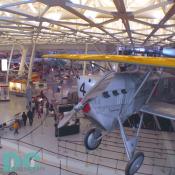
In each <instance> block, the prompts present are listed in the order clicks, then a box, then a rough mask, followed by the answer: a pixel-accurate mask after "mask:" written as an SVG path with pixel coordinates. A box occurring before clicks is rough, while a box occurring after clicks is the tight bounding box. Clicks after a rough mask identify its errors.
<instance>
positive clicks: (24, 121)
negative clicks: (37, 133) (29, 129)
mask: <svg viewBox="0 0 175 175" xmlns="http://www.w3.org/2000/svg"><path fill="white" fill-rule="evenodd" d="M22 120H23V123H24V126H26V122H27V115H26V113H25V112H23V114H22Z"/></svg>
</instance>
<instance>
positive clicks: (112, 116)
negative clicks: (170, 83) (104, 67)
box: [44, 54, 175, 175]
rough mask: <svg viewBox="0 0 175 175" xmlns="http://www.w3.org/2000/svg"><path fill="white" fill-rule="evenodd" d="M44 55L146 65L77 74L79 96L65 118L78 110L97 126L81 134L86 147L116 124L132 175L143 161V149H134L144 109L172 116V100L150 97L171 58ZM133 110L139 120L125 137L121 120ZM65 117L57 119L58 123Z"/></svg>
mask: <svg viewBox="0 0 175 175" xmlns="http://www.w3.org/2000/svg"><path fill="white" fill-rule="evenodd" d="M44 57H47V58H60V59H70V60H79V61H113V62H119V63H129V64H138V65H144V66H146V67H147V70H146V71H145V72H142V73H141V72H132V73H131V72H129V73H128V72H121V73H117V72H114V71H111V72H108V73H106V74H104V76H102V77H101V78H100V79H96V80H94V79H91V78H88V77H86V78H84V77H81V76H80V77H78V93H79V96H80V97H81V98H82V99H81V101H80V102H79V103H78V104H77V105H75V106H74V108H73V110H72V111H71V112H70V115H69V117H68V119H67V121H68V120H69V119H71V118H72V117H73V116H74V115H75V113H77V112H79V111H80V110H82V111H83V112H84V113H85V114H86V116H87V117H88V118H89V119H91V120H92V121H94V122H95V123H97V124H98V128H92V129H90V130H89V131H88V132H87V133H86V136H85V138H84V144H85V147H86V148H87V149H88V150H94V149H96V148H97V147H98V146H99V145H100V143H101V141H102V138H103V137H104V136H105V135H106V134H108V133H110V132H112V131H114V130H115V129H117V128H119V129H120V133H121V138H122V140H123V143H124V148H125V150H126V154H127V158H128V160H129V161H128V164H127V166H126V168H125V175H134V174H135V173H136V172H137V171H138V170H139V168H140V167H141V165H142V164H143V161H144V153H143V152H137V153H136V151H135V150H136V146H137V143H138V137H139V133H140V129H141V126H142V122H143V117H144V116H145V115H144V113H147V114H151V115H156V116H158V117H162V118H166V119H170V120H175V108H174V106H173V105H172V104H168V103H165V102H160V101H152V100H151V98H152V96H153V93H154V92H155V90H156V88H157V86H158V84H159V82H160V80H161V79H162V78H165V77H168V75H167V74H166V73H165V72H164V68H175V59H173V58H165V57H164V58H163V57H142V56H122V55H83V54H80V55H71V54H56V55H44ZM135 113H137V114H139V116H140V121H139V125H138V127H137V130H136V133H135V135H134V136H133V137H131V138H129V137H128V136H127V134H126V132H125V128H124V126H123V124H124V122H125V121H126V120H127V119H128V118H129V117H130V116H132V115H133V114H135ZM67 121H64V122H60V124H59V127H62V126H63V125H64V124H65V123H66V122H67ZM102 131H103V132H102ZM104 131H105V132H104Z"/></svg>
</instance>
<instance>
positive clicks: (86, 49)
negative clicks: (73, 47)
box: [83, 43, 88, 75]
mask: <svg viewBox="0 0 175 175" xmlns="http://www.w3.org/2000/svg"><path fill="white" fill-rule="evenodd" d="M87 52H88V44H87V43H86V46H85V54H87ZM85 74H86V61H84V65H83V75H85Z"/></svg>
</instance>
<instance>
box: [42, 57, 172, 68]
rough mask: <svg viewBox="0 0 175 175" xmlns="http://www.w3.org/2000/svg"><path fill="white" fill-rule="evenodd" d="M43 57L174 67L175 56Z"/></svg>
mask: <svg viewBox="0 0 175 175" xmlns="http://www.w3.org/2000/svg"><path fill="white" fill-rule="evenodd" d="M43 58H58V59H68V60H75V61H76V60H79V61H114V62H119V63H129V64H141V65H150V66H156V67H172V68H173V67H175V58H167V57H143V56H124V55H104V54H99V55H94V54H92V55H91V54H50V55H43Z"/></svg>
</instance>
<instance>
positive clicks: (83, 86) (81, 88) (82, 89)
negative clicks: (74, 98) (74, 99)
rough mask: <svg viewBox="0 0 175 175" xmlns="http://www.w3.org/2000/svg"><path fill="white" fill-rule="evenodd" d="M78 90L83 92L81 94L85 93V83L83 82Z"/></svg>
mask: <svg viewBox="0 0 175 175" xmlns="http://www.w3.org/2000/svg"><path fill="white" fill-rule="evenodd" d="M80 92H82V93H83V96H84V95H85V94H86V91H85V83H83V84H82V85H81V87H80Z"/></svg>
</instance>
